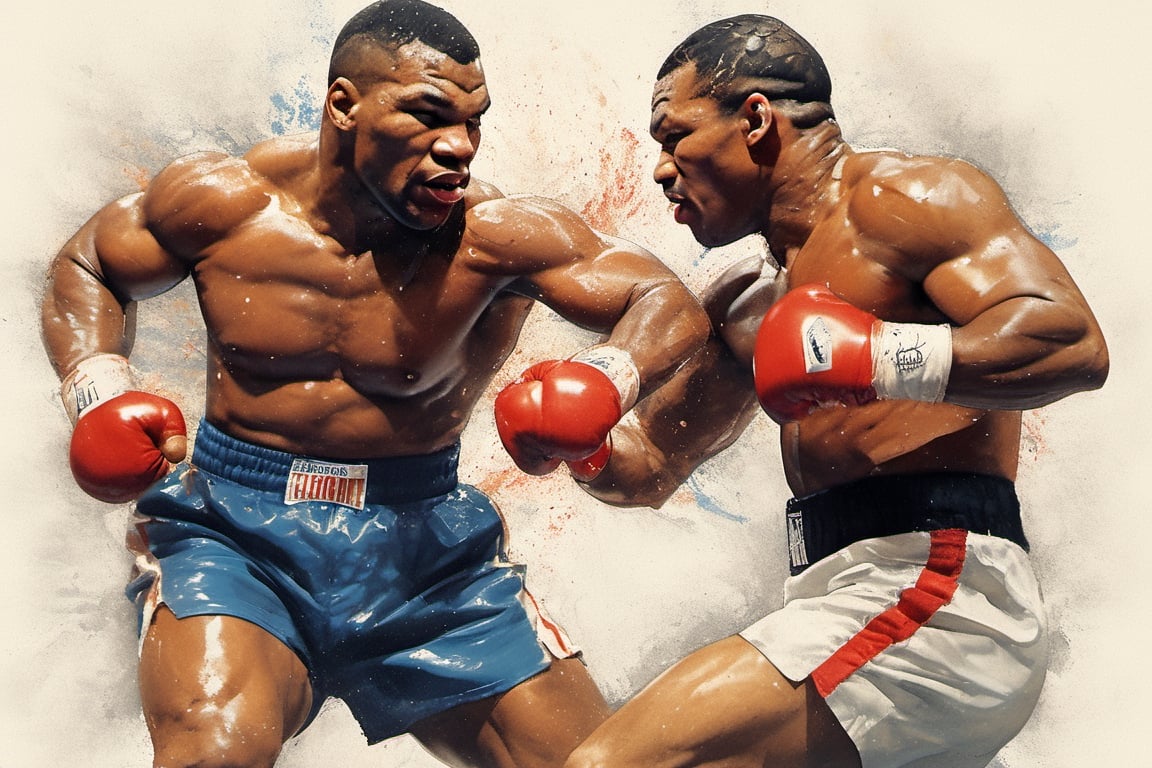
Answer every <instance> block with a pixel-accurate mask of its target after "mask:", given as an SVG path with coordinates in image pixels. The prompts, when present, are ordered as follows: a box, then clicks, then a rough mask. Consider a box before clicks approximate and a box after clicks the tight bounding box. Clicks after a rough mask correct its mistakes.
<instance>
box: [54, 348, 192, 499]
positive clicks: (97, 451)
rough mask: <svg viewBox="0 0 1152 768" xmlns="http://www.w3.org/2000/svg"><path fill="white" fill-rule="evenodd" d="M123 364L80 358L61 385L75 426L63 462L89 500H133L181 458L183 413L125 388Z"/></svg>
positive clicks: (117, 358)
mask: <svg viewBox="0 0 1152 768" xmlns="http://www.w3.org/2000/svg"><path fill="white" fill-rule="evenodd" d="M130 383H131V374H130V371H129V369H128V361H127V360H125V359H124V358H122V357H120V356H118V355H98V356H96V357H94V358H88V359H87V360H84V361H83V362H81V363H80V365H78V366H77V367H76V370H75V371H73V372H72V374H71V375H69V376H68V377H67V378H66V379H65V382H64V389H63V396H64V402H65V407H66V408H67V409H68V412H69V416H71V417H72V418H73V420H74V422H75V428H74V429H73V431H72V443H71V446H70V449H69V455H68V459H69V464H70V465H71V468H72V476H73V477H74V478H75V479H76V483H77V484H78V485H79V486H80V487H81V488H82V489H83V490H84V491H85V492H86V493H87V494H89V495H90V496H93V497H94V498H97V499H99V500H101V501H107V502H112V503H119V502H124V501H130V500H131V499H135V498H137V497H138V496H139V495H140V494H141V493H143V492H144V491H145V489H147V488H148V486H150V485H151V484H152V483H154V482H156V481H157V480H159V479H160V478H162V477H164V475H166V474H168V470H169V463H170V462H178V461H180V460H182V459H183V458H184V455H185V452H186V451H187V437H186V435H187V430H186V428H185V424H184V415H183V414H182V413H180V409H179V408H178V407H177V406H176V404H175V403H173V402H172V401H171V400H168V399H167V398H163V397H160V396H158V395H153V394H149V393H147V392H138V391H134V390H131V389H128V388H127V387H128V386H129V385H130Z"/></svg>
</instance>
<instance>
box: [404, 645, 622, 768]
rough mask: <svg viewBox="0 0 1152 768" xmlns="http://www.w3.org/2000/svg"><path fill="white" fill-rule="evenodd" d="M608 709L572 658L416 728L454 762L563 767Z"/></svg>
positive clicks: (491, 767) (501, 767)
mask: <svg viewBox="0 0 1152 768" xmlns="http://www.w3.org/2000/svg"><path fill="white" fill-rule="evenodd" d="M608 714H609V709H608V705H607V704H606V703H605V701H604V697H603V696H602V695H601V693H600V691H599V689H598V688H597V687H596V684H595V683H594V682H593V681H592V678H591V676H590V675H589V674H588V670H587V668H586V667H585V666H584V663H583V662H582V661H580V660H579V659H576V658H568V659H561V660H557V661H553V662H552V664H551V665H550V666H549V667H548V669H546V670H545V671H543V672H541V673H540V674H538V675H535V676H534V677H531V678H529V679H528V680H525V681H524V682H522V683H520V684H519V685H517V686H516V687H515V688H513V689H511V690H510V691H508V692H507V693H504V694H501V695H500V696H495V697H492V698H490V699H485V700H483V701H478V702H474V703H471V704H466V705H463V706H460V707H456V708H454V709H451V710H448V711H446V712H443V713H441V714H439V715H435V716H433V717H430V718H428V719H426V720H423V721H421V722H420V723H417V724H416V725H415V726H413V727H412V730H411V732H412V734H413V735H414V736H416V738H418V739H419V740H420V741H421V742H422V743H423V744H424V745H425V747H427V748H428V749H429V750H430V751H431V752H432V753H433V754H435V755H436V756H437V757H439V758H440V759H441V760H444V761H445V762H447V763H449V764H450V765H461V766H464V765H468V766H485V767H486V768H549V767H550V766H552V767H555V768H559V766H562V765H563V764H564V761H565V760H566V759H567V757H568V755H569V754H570V753H571V752H572V750H573V749H575V747H576V746H577V745H578V744H580V743H581V742H582V741H583V740H584V739H585V738H587V737H588V736H589V735H590V734H591V733H592V731H593V730H594V729H595V728H596V727H597V726H598V725H600V724H601V723H602V722H604V720H605V719H606V718H607V717H608Z"/></svg>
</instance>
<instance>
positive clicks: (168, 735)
mask: <svg viewBox="0 0 1152 768" xmlns="http://www.w3.org/2000/svg"><path fill="white" fill-rule="evenodd" d="M150 725H151V726H152V727H151V735H152V747H153V762H152V764H153V766H154V768H272V766H273V765H274V764H275V762H276V758H277V757H279V755H280V750H281V748H282V747H283V745H284V736H283V733H282V732H281V729H279V728H275V727H271V726H268V725H261V724H254V723H247V724H243V723H236V722H229V721H227V720H225V719H223V718H196V719H195V720H194V722H190V721H189V719H185V718H182V719H181V721H180V722H179V723H177V722H168V723H166V724H164V725H155V724H150Z"/></svg>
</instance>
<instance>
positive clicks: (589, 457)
mask: <svg viewBox="0 0 1152 768" xmlns="http://www.w3.org/2000/svg"><path fill="white" fill-rule="evenodd" d="M594 349H597V354H596V355H591V354H587V355H586V354H585V353H581V355H578V356H576V358H574V359H572V360H564V361H561V360H548V361H545V362H542V363H537V364H536V365H533V366H532V367H531V368H529V369H528V370H526V371H525V372H524V373H522V374H521V375H520V378H518V379H517V380H516V381H514V382H513V383H511V384H509V385H508V386H507V387H505V388H504V389H503V390H502V391H501V392H500V394H498V395H497V396H496V403H495V409H496V429H497V431H498V432H499V434H500V442H502V443H503V444H504V448H505V449H506V450H507V451H508V453H509V454H510V455H511V456H512V459H513V461H515V462H516V466H518V467H520V469H522V470H523V471H525V472H527V473H528V474H530V475H546V474H548V473H549V472H551V471H552V470H554V469H556V467H557V466H559V465H560V462H561V461H567V462H569V467H570V468H571V469H572V471H573V473H574V474H575V475H576V477H577V479H584V480H590V479H592V478H593V477H595V475H596V474H598V473H599V472H600V470H601V469H603V468H604V465H605V464H606V463H607V462H608V457H609V456H610V455H611V450H612V449H611V444H610V443H609V433H610V432H611V430H612V427H613V426H614V425H615V424H616V422H617V421H619V420H620V416H621V415H622V413H623V411H624V408H625V402H626V403H627V406H629V407H630V406H631V404H632V402H633V401H634V400H635V392H636V390H637V389H638V381H639V375H638V374H637V373H636V368H635V366H634V365H633V364H632V363H631V358H630V357H628V356H627V353H625V352H623V351H622V350H616V349H614V348H610V347H601V348H594ZM581 357H584V358H585V359H588V360H589V362H582V361H581V360H580V359H579V358H581ZM605 361H607V362H605ZM613 374H615V375H613ZM618 381H623V382H624V384H623V386H621V385H620V384H618V383H617V382H618Z"/></svg>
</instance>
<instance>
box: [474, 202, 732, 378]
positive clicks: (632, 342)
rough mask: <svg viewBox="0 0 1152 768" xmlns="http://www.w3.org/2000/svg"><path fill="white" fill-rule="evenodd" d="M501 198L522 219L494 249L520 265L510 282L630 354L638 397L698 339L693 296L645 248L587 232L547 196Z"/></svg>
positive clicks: (700, 323) (701, 319)
mask: <svg viewBox="0 0 1152 768" xmlns="http://www.w3.org/2000/svg"><path fill="white" fill-rule="evenodd" d="M504 202H507V203H508V204H514V205H515V206H516V207H517V211H516V213H517V219H518V220H519V221H520V222H521V224H522V226H521V227H519V228H518V229H517V231H518V233H521V234H519V235H516V234H514V235H509V234H508V228H505V229H504V230H502V232H501V234H500V237H504V238H509V237H515V243H514V244H506V245H503V247H497V249H496V253H503V254H506V258H508V259H509V260H510V261H511V262H512V263H513V264H518V265H520V269H519V271H520V272H521V277H519V278H518V279H517V280H516V281H515V282H514V283H513V284H512V286H510V287H511V288H512V289H513V290H515V291H517V292H519V293H522V294H524V295H528V296H530V297H532V298H534V299H536V300H538V301H540V302H542V303H543V304H545V305H547V306H548V307H550V308H551V309H552V310H554V311H555V312H556V313H557V314H559V315H560V316H561V317H563V318H564V319H566V320H568V321H570V322H572V323H575V324H576V325H579V326H580V327H582V328H586V329H588V330H592V331H596V332H599V333H604V334H607V338H606V339H605V343H607V344H609V345H611V346H613V347H617V348H619V349H622V350H625V351H626V352H628V353H629V354H630V355H631V357H632V361H633V362H634V363H635V365H636V368H637V370H638V372H639V375H640V396H641V397H643V396H644V395H645V394H647V393H648V392H650V391H651V390H652V389H653V388H654V387H656V386H658V385H659V384H660V383H661V382H662V381H665V380H666V379H667V378H668V377H669V376H670V375H671V374H672V373H673V372H674V371H675V370H676V369H677V368H678V367H679V366H680V365H681V364H682V363H684V361H685V360H687V359H688V358H689V356H691V354H692V353H693V352H695V351H696V350H697V349H699V348H700V346H701V345H702V344H703V343H704V341H705V339H706V338H707V337H708V332H709V323H708V318H707V316H706V315H705V313H704V309H703V308H702V307H701V305H700V302H699V300H697V298H696V296H695V295H694V294H693V293H692V292H691V291H690V290H689V289H688V288H687V287H686V286H685V285H684V284H683V283H682V282H681V281H680V279H679V278H678V277H676V275H675V274H674V273H673V272H672V271H671V270H670V269H669V268H668V267H667V266H665V265H664V264H663V263H662V262H661V261H660V260H658V259H657V258H656V257H655V256H653V255H652V254H651V253H649V252H648V251H646V250H644V249H643V248H640V247H639V246H637V245H634V244H632V243H628V242H625V241H623V240H618V239H615V238H610V237H608V236H606V235H603V234H601V233H598V232H596V231H594V230H593V229H591V228H590V227H589V226H588V225H587V224H586V223H584V221H583V220H582V219H580V217H578V216H577V215H576V214H574V213H573V212H571V211H569V210H568V209H566V208H564V207H563V206H560V205H559V204H557V203H553V202H552V201H548V200H543V199H539V198H533V199H516V200H515V202H514V203H512V202H511V201H502V203H504ZM525 231H529V232H530V234H527V235H526V236H524V235H523V234H522V233H523V232H525ZM489 241H490V242H491V238H489Z"/></svg>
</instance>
